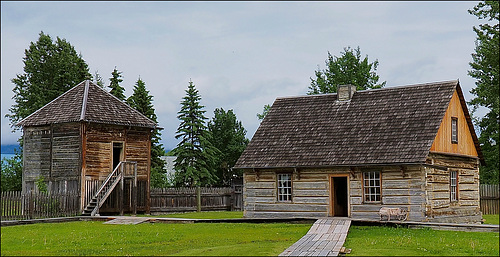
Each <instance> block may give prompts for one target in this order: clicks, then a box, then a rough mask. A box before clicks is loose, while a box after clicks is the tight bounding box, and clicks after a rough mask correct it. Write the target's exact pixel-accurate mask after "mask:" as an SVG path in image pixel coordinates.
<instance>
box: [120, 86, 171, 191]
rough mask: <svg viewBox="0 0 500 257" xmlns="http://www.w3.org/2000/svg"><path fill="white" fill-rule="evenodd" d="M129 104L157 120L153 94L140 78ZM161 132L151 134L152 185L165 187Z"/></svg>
mask: <svg viewBox="0 0 500 257" xmlns="http://www.w3.org/2000/svg"><path fill="white" fill-rule="evenodd" d="M127 104H128V105H130V107H132V108H134V109H136V110H137V111H139V112H140V113H142V114H144V116H146V117H148V118H149V119H151V120H152V121H154V122H158V121H157V117H156V114H155V109H154V106H153V96H152V95H150V94H149V91H148V90H147V89H146V84H145V83H144V81H143V80H142V79H141V78H139V79H138V80H137V82H136V83H135V86H134V93H133V94H132V95H131V96H130V97H129V98H128V99H127ZM160 140H161V133H160V130H159V129H154V130H153V133H152V135H151V187H152V188H163V187H167V186H168V181H167V178H166V174H165V173H166V170H165V161H163V160H162V159H161V158H160V157H161V156H163V155H165V150H164V149H163V145H162V144H161V143H160Z"/></svg>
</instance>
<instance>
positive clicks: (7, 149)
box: [1, 145, 19, 154]
mask: <svg viewBox="0 0 500 257" xmlns="http://www.w3.org/2000/svg"><path fill="white" fill-rule="evenodd" d="M14 149H19V145H1V150H2V151H1V153H7V154H15V151H14Z"/></svg>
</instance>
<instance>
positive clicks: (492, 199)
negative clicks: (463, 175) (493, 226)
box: [479, 184, 500, 214]
mask: <svg viewBox="0 0 500 257" xmlns="http://www.w3.org/2000/svg"><path fill="white" fill-rule="evenodd" d="M499 189H500V188H499V185H498V184H497V185H480V186H479V196H480V198H481V200H480V205H481V212H482V213H483V214H499V213H500V204H499V203H500V196H499Z"/></svg>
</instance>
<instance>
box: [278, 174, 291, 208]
mask: <svg viewBox="0 0 500 257" xmlns="http://www.w3.org/2000/svg"><path fill="white" fill-rule="evenodd" d="M276 175H277V180H278V194H277V195H278V202H291V201H292V173H278V174H276Z"/></svg>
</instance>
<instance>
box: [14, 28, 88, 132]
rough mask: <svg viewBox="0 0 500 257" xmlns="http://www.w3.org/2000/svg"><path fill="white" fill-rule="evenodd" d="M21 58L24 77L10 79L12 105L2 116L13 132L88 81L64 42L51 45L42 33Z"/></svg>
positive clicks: (77, 56)
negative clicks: (58, 98)
mask: <svg viewBox="0 0 500 257" xmlns="http://www.w3.org/2000/svg"><path fill="white" fill-rule="evenodd" d="M24 54H25V56H24V58H23V62H24V73H23V74H17V76H16V77H15V78H13V79H12V83H14V85H15V86H14V89H13V90H12V91H13V92H14V97H13V99H14V101H15V103H14V104H13V105H12V107H11V108H10V109H9V111H10V114H7V115H6V117H8V118H9V120H10V123H11V126H12V127H13V128H14V129H19V128H17V127H16V126H15V124H17V123H18V122H19V121H21V120H22V119H24V118H26V117H27V116H28V115H30V114H31V113H33V112H35V111H36V110H38V109H39V108H41V107H42V106H44V105H46V104H47V103H49V102H50V101H52V100H54V99H55V98H56V97H58V96H59V95H61V94H62V93H64V92H66V91H67V90H69V89H70V88H72V87H74V86H75V85H77V84H78V83H80V82H82V81H84V80H86V79H90V78H91V77H92V75H91V74H90V73H89V68H88V65H87V64H86V63H85V61H84V60H83V59H82V56H81V55H80V54H77V52H76V50H75V49H74V47H73V46H72V45H71V44H70V43H69V42H67V41H66V39H61V38H59V37H57V39H56V41H55V42H53V41H52V38H51V37H50V36H49V35H47V34H44V33H43V31H42V32H40V34H39V38H38V41H37V42H35V43H33V42H31V44H30V46H29V48H28V49H26V50H25V51H24Z"/></svg>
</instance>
